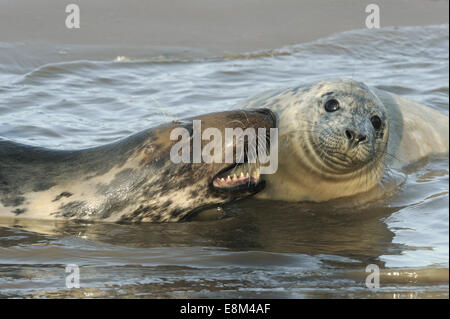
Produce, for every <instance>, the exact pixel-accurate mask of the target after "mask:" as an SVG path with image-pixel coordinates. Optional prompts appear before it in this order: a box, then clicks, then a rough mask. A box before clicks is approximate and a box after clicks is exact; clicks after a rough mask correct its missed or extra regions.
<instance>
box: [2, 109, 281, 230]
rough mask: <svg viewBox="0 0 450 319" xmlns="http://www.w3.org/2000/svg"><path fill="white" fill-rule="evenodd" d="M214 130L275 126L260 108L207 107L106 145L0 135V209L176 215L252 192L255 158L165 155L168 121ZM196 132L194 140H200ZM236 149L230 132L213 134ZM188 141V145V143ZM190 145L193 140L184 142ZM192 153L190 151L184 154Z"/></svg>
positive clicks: (256, 185)
mask: <svg viewBox="0 0 450 319" xmlns="http://www.w3.org/2000/svg"><path fill="white" fill-rule="evenodd" d="M195 120H199V121H201V130H202V132H204V131H205V130H206V129H208V128H214V130H216V131H218V132H220V133H222V137H223V136H225V134H223V132H224V130H225V129H234V128H241V129H242V130H246V129H248V128H253V129H255V130H257V129H258V128H264V129H266V131H267V132H269V130H270V128H274V127H276V119H275V116H274V115H273V113H272V112H271V111H269V110H267V109H255V110H236V111H234V110H233V111H227V112H219V113H211V114H206V115H201V116H197V117H194V118H189V119H185V120H181V121H173V122H172V123H169V124H165V125H161V126H158V127H155V128H152V129H148V130H145V131H143V132H140V133H137V134H135V135H132V136H130V137H128V138H125V139H123V140H120V141H117V142H115V143H112V144H108V145H104V146H100V147H94V148H90V149H85V150H76V151H65V150H64V151H57V150H49V149H44V148H40V147H32V146H27V145H22V144H18V143H14V142H11V141H6V140H0V216H11V217H15V216H16V217H24V218H36V219H88V220H103V221H119V222H176V221H180V220H183V219H186V218H188V217H189V216H192V215H193V214H194V213H195V212H197V211H199V210H201V209H204V208H206V207H208V206H213V205H220V204H223V203H227V202H230V201H234V200H238V199H241V198H244V197H247V196H250V195H253V194H255V193H257V192H258V191H260V190H261V189H263V188H264V185H265V184H264V181H263V179H262V178H261V176H260V174H259V169H258V165H259V164H258V163H257V162H255V163H250V162H248V160H247V155H248V153H249V151H248V147H247V149H246V146H247V145H246V143H248V139H247V140H245V141H244V142H243V144H242V145H244V153H245V156H244V161H243V162H242V163H241V162H239V163H238V162H236V161H233V162H227V161H225V160H222V161H217V162H212V163H205V162H197V163H192V162H187V163H185V162H180V163H174V162H173V161H172V160H171V150H172V147H173V146H174V145H175V144H177V143H180V141H178V140H173V139H172V138H171V132H173V130H174V129H175V128H184V129H186V131H187V132H188V134H190V136H189V135H188V136H187V137H188V139H187V141H188V142H187V143H188V144H192V143H193V140H194V138H193V136H192V134H193V131H194V130H193V122H194V121H195ZM207 142H208V141H207V139H203V137H202V139H201V145H202V146H205V145H206V144H207ZM220 142H221V143H220V147H221V151H222V153H224V154H225V153H226V152H227V151H228V150H230V149H231V151H232V152H236V146H237V144H236V143H237V139H234V140H233V141H232V142H231V143H230V142H227V141H225V142H224V143H222V141H220ZM190 146H192V145H190ZM190 152H191V153H192V152H193V147H190ZM193 156H194V155H193V154H190V158H192V157H193Z"/></svg>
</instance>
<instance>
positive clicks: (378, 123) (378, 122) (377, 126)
mask: <svg viewBox="0 0 450 319" xmlns="http://www.w3.org/2000/svg"><path fill="white" fill-rule="evenodd" d="M370 121H371V122H372V125H373V127H374V129H376V130H377V131H378V130H379V129H380V128H381V119H380V117H379V116H377V115H374V116H372V117H371V118H370Z"/></svg>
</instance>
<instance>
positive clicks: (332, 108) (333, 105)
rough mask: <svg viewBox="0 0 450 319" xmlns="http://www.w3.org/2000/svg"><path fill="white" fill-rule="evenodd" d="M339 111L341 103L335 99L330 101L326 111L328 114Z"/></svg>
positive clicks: (326, 105) (326, 104)
mask: <svg viewBox="0 0 450 319" xmlns="http://www.w3.org/2000/svg"><path fill="white" fill-rule="evenodd" d="M337 110H339V102H338V101H337V100H335V99H331V100H328V101H327V103H325V111H327V112H334V111H337Z"/></svg>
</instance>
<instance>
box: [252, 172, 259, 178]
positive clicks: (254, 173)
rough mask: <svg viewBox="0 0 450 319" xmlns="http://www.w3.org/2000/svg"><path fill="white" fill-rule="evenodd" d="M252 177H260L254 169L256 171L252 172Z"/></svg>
mask: <svg viewBox="0 0 450 319" xmlns="http://www.w3.org/2000/svg"><path fill="white" fill-rule="evenodd" d="M252 177H253V178H254V179H257V178H258V175H257V173H256V171H254V172H253V173H252Z"/></svg>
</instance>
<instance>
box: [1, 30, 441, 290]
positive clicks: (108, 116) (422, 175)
mask: <svg viewBox="0 0 450 319" xmlns="http://www.w3.org/2000/svg"><path fill="white" fill-rule="evenodd" d="M448 40H449V27H448V25H439V26H425V27H404V28H398V29H395V28H385V29H380V30H376V31H374V30H357V31H351V32H346V33H341V34H336V35H334V36H331V37H328V38H325V39H320V40H317V41H314V42H310V43H304V44H299V45H295V46H289V47H285V48H280V49H278V50H270V51H269V50H267V51H259V52H252V53H248V54H242V55H235V56H210V55H208V54H206V53H205V52H201V51H199V50H194V49H192V50H191V49H186V48H161V47H159V48H154V47H144V46H142V47H131V46H130V47H124V46H117V47H115V46H76V45H55V44H48V43H0V136H2V137H5V138H9V139H12V140H15V141H18V142H22V143H27V144H32V145H39V146H46V147H52V148H58V149H74V148H76V149H77V148H84V147H90V146H96V145H100V144H104V143H107V142H111V141H114V140H116V139H118V138H121V137H124V136H127V135H129V134H132V133H135V132H138V131H140V130H142V129H146V128H148V127H150V126H154V125H157V124H160V123H163V122H167V121H170V120H173V119H178V118H182V117H184V116H192V115H193V114H201V113H208V112H212V111H218V110H224V109H231V108H232V107H233V106H234V105H235V104H238V103H241V102H242V101H244V100H245V99H247V98H249V97H251V96H253V95H255V94H258V93H260V92H262V91H264V90H268V89H274V88H277V87H282V86H291V85H297V84H302V83H308V82H311V81H317V80H322V79H325V78H332V77H347V78H353V79H356V80H361V81H365V82H366V83H367V84H369V85H373V86H376V87H378V88H381V89H385V90H388V91H391V92H394V93H397V94H401V95H403V96H406V97H408V98H410V99H413V100H416V101H418V102H420V103H423V104H426V105H429V106H431V107H433V108H435V109H437V110H439V111H440V112H442V113H444V114H448V110H449V106H448V93H449V79H448V71H449V64H448V50H449V47H448ZM448 165H449V163H448V158H447V157H446V158H441V159H435V160H425V161H423V162H421V163H417V164H416V165H413V166H411V168H410V169H409V175H408V179H407V181H406V183H405V184H403V185H402V186H401V188H400V189H398V191H397V192H396V193H395V194H393V195H392V196H391V197H389V198H386V199H384V200H382V201H379V202H376V203H372V204H370V205H368V206H365V207H354V208H351V209H350V208H337V207H335V206H333V205H330V204H320V205H318V204H316V205H312V204H293V203H281V202H265V201H259V200H255V199H247V200H244V201H242V202H239V203H234V204H232V205H229V206H228V207H226V211H227V213H228V215H229V217H228V218H225V219H222V220H218V221H203V222H202V221H196V222H188V223H177V224H141V225H117V224H105V223H85V222H83V223H80V222H73V221H71V222H63V221H54V222H48V221H45V222H42V221H30V220H28V221H27V220H19V219H2V220H0V296H1V297H151V298H157V297H169V298H173V297H176V298H186V297H187V298H189V297H218V298H221V297H233V298H234V297H275V298H311V297H313V298H314V297H320V298H328V297H340V298H352V297H361V298H427V297H428V298H430V297H437V298H448V296H449V286H448V267H449V255H448V247H449V243H448V241H449V234H448V229H449V223H448V221H449V217H448V212H449V210H448V188H449V184H448V183H449V182H448ZM67 264H77V265H78V266H79V267H80V275H81V280H80V284H81V288H80V289H66V288H65V276H66V273H65V266H66V265H67ZM369 264H376V265H378V266H379V267H380V269H381V270H382V275H381V282H380V285H381V287H380V288H379V289H376V290H371V289H368V288H366V286H365V276H366V275H367V274H366V273H365V268H366V266H367V265H369Z"/></svg>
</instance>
